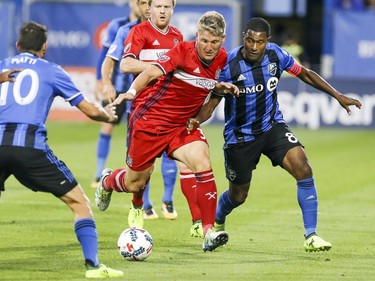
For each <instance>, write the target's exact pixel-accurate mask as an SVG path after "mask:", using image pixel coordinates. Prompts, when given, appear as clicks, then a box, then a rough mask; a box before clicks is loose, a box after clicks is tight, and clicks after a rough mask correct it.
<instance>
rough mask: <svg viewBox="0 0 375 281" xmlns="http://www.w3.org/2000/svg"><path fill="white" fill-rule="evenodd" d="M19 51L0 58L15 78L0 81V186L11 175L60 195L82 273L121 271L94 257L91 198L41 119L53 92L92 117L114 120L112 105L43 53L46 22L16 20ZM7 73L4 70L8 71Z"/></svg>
mask: <svg viewBox="0 0 375 281" xmlns="http://www.w3.org/2000/svg"><path fill="white" fill-rule="evenodd" d="M17 49H18V50H19V52H20V54H19V55H16V56H13V57H9V58H6V59H4V60H2V61H0V73H3V72H4V71H7V70H8V69H19V70H20V72H19V73H13V74H12V75H11V77H9V75H7V77H6V78H12V77H13V80H14V81H11V82H6V83H2V84H0V93H1V95H0V112H1V114H0V191H4V190H5V187H4V184H5V181H6V180H7V178H8V177H9V176H10V175H14V177H15V178H16V179H17V180H18V181H19V182H20V183H21V184H23V185H24V186H26V187H28V188H29V189H31V190H33V191H39V192H47V193H51V194H53V195H54V196H55V197H57V198H59V199H60V200H62V201H63V202H64V203H65V204H67V205H68V207H69V208H70V209H71V210H72V212H73V215H74V230H75V233H76V236H77V239H78V240H79V242H80V244H81V248H82V251H83V255H84V258H85V265H86V273H85V276H86V278H106V277H122V276H123V275H124V274H123V272H122V271H118V270H114V269H111V268H109V267H106V266H105V265H103V264H100V263H99V260H98V234H97V230H96V224H95V220H94V218H93V214H92V210H91V207H90V202H89V200H88V198H87V196H86V195H85V193H84V191H83V189H82V187H81V186H80V185H79V184H78V183H77V181H76V179H75V178H74V176H73V174H72V173H71V171H70V170H69V168H68V167H67V166H66V165H65V164H64V162H62V161H60V160H59V159H58V158H57V157H56V156H55V155H54V154H53V152H52V150H51V149H50V148H49V146H48V144H47V129H46V126H45V122H46V119H47V116H48V113H49V111H50V108H51V105H52V102H53V100H54V98H55V97H57V96H60V97H62V98H64V99H65V100H66V101H67V102H69V103H70V104H71V105H72V106H76V107H77V108H78V109H79V110H81V111H82V112H83V113H84V114H85V115H87V116H88V117H89V118H91V119H93V120H96V121H104V122H115V121H116V120H117V116H116V115H115V114H114V107H113V106H107V107H106V108H105V109H104V108H102V107H101V106H99V105H96V104H94V103H92V102H90V101H88V100H87V99H86V98H85V97H84V95H83V94H82V93H81V92H80V91H79V90H78V89H77V88H76V86H75V85H74V84H73V82H72V80H71V78H70V77H69V76H68V74H67V73H66V72H65V71H64V70H63V69H62V68H61V66H59V65H57V64H54V63H51V62H48V61H46V60H44V59H43V57H44V55H45V53H46V50H47V28H46V27H45V26H43V25H40V24H37V23H34V22H29V23H25V24H24V25H22V26H21V28H20V31H19V38H18V42H17ZM8 74H9V73H8Z"/></svg>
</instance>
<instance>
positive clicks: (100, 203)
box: [95, 168, 113, 211]
mask: <svg viewBox="0 0 375 281" xmlns="http://www.w3.org/2000/svg"><path fill="white" fill-rule="evenodd" d="M112 172H113V171H112V169H109V168H107V169H104V170H103V172H102V177H101V178H100V180H99V183H98V187H97V188H96V191H95V205H96V207H98V209H99V210H100V211H105V210H107V208H108V206H109V203H111V196H112V190H110V191H106V190H105V189H104V187H103V181H104V179H105V178H106V177H108V176H109V175H110V174H112Z"/></svg>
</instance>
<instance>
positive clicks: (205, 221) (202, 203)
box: [195, 170, 217, 234]
mask: <svg viewBox="0 0 375 281" xmlns="http://www.w3.org/2000/svg"><path fill="white" fill-rule="evenodd" d="M195 178H196V182H197V188H196V201H197V204H198V206H199V209H200V210H201V215H202V226H203V233H204V234H206V232H207V230H208V229H209V228H211V227H213V226H214V222H215V215H216V203H217V189H216V183H215V178H214V174H213V172H212V170H208V171H204V172H200V173H195Z"/></svg>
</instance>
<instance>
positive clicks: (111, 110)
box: [104, 104, 118, 123]
mask: <svg viewBox="0 0 375 281" xmlns="http://www.w3.org/2000/svg"><path fill="white" fill-rule="evenodd" d="M104 110H105V111H106V112H107V114H108V116H109V119H108V121H107V122H108V123H114V122H116V121H117V119H118V116H117V115H116V106H114V105H113V104H107V105H106V106H105V107H104Z"/></svg>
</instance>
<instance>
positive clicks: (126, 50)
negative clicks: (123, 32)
mask: <svg viewBox="0 0 375 281" xmlns="http://www.w3.org/2000/svg"><path fill="white" fill-rule="evenodd" d="M131 45H132V43H128V45H126V46H125V48H124V53H127V52H129V50H130V47H131Z"/></svg>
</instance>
